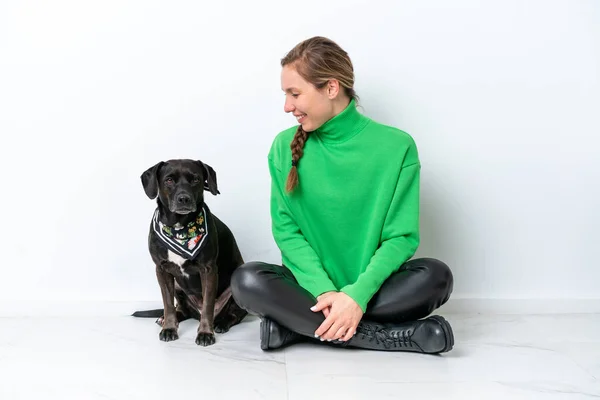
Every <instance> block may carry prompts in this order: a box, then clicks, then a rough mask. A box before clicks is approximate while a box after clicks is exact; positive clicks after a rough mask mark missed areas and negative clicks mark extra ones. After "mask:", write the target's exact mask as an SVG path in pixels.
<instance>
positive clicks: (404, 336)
mask: <svg viewBox="0 0 600 400" xmlns="http://www.w3.org/2000/svg"><path fill="white" fill-rule="evenodd" d="M356 334H357V335H361V339H367V340H368V341H369V342H372V341H375V343H376V344H383V346H384V347H385V348H386V349H389V348H391V347H413V345H414V344H413V341H412V335H413V330H412V329H392V330H390V329H387V328H386V327H385V326H383V325H378V324H377V325H375V324H362V323H359V325H358V329H357V330H356Z"/></svg>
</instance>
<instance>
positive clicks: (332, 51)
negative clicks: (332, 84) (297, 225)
mask: <svg viewBox="0 0 600 400" xmlns="http://www.w3.org/2000/svg"><path fill="white" fill-rule="evenodd" d="M286 65H291V66H293V67H294V68H295V70H296V71H297V72H298V74H299V75H300V76H301V77H302V78H303V79H304V80H306V81H307V82H309V83H310V84H312V85H313V86H314V87H316V88H317V89H322V88H323V87H325V86H326V85H327V83H328V82H329V81H330V80H331V79H336V80H338V81H339V83H340V85H341V86H342V88H343V90H344V93H345V94H346V95H347V96H348V97H350V98H351V99H353V100H355V101H356V102H358V96H357V94H356V92H355V91H354V67H353V66H352V61H351V60H350V57H349V56H348V53H346V52H345V51H344V50H343V49H342V48H341V47H340V46H339V45H338V44H337V43H335V42H334V41H332V40H331V39H328V38H325V37H322V36H315V37H312V38H310V39H306V40H304V41H302V42H300V43H298V44H297V45H296V46H295V47H294V48H293V49H292V50H290V51H289V52H288V53H287V54H286V55H285V57H283V58H282V59H281V66H282V67H284V66H286ZM307 140H308V132H306V131H304V129H302V125H299V126H298V130H297V131H296V134H295V135H294V139H292V143H291V144H290V148H291V150H292V167H291V170H290V172H289V174H288V178H287V183H286V190H287V191H288V192H291V191H293V190H294V189H295V188H296V186H297V185H298V168H297V166H298V161H299V160H300V158H301V157H302V155H303V154H304V144H305V143H306V141H307Z"/></svg>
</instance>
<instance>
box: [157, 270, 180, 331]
mask: <svg viewBox="0 0 600 400" xmlns="http://www.w3.org/2000/svg"><path fill="white" fill-rule="evenodd" d="M156 278H157V279H158V286H160V292H161V294H162V300H163V307H164V316H163V323H162V330H161V331H160V333H159V335H158V337H159V338H160V340H162V341H164V342H170V341H172V340H177V339H179V335H178V334H177V328H178V323H177V313H176V311H175V278H174V277H173V275H171V274H169V273H168V272H165V271H164V270H163V268H162V267H161V266H160V265H157V266H156Z"/></svg>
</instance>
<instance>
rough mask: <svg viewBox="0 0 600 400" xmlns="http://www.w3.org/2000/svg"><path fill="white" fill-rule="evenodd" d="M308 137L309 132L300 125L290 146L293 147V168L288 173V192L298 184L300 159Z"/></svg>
mask: <svg viewBox="0 0 600 400" xmlns="http://www.w3.org/2000/svg"><path fill="white" fill-rule="evenodd" d="M307 139H308V132H306V131H304V129H302V125H299V126H298V130H297V131H296V134H295V135H294V139H293V140H292V143H291V144H290V148H291V149H292V169H291V170H290V173H289V174H288V179H287V184H286V190H287V191H288V192H291V191H293V190H294V189H295V188H296V186H297V185H298V161H299V160H300V157H302V155H303V154H304V144H305V143H306V140H307Z"/></svg>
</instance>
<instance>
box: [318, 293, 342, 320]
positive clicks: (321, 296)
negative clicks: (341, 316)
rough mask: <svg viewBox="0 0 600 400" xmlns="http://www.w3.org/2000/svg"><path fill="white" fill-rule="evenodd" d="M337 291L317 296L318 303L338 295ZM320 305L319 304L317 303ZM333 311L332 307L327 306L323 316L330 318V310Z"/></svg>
mask: <svg viewBox="0 0 600 400" xmlns="http://www.w3.org/2000/svg"><path fill="white" fill-rule="evenodd" d="M336 293H337V292H336V291H331V292H325V293H323V294H322V295H319V296H317V301H321V300H324V299H326V298H327V297H329V296H331V295H332V294H336ZM317 304H318V303H317ZM330 309H331V307H329V306H327V307H325V308H324V309H323V310H322V311H323V315H325V318H327V317H328V316H329V310H330Z"/></svg>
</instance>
